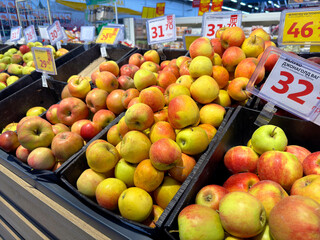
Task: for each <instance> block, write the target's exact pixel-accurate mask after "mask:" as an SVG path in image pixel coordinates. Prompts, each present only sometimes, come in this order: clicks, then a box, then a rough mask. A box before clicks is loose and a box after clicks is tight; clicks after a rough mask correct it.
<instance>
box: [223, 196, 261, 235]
mask: <svg viewBox="0 0 320 240" xmlns="http://www.w3.org/2000/svg"><path fill="white" fill-rule="evenodd" d="M219 215H220V220H221V223H222V226H223V228H224V229H225V230H226V231H227V232H228V233H230V234H232V235H233V236H236V237H240V238H249V237H254V236H256V235H258V234H259V233H260V232H262V231H263V229H264V226H265V224H266V212H265V210H264V207H263V205H262V203H261V202H260V201H259V200H258V199H257V198H256V197H254V196H252V195H251V194H249V193H246V192H231V193H228V194H226V195H225V196H224V197H223V198H222V199H221V200H220V203H219Z"/></svg>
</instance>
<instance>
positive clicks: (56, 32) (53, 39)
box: [47, 20, 64, 49]
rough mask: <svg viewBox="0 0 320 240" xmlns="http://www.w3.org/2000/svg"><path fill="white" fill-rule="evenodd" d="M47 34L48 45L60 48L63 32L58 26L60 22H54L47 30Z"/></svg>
mask: <svg viewBox="0 0 320 240" xmlns="http://www.w3.org/2000/svg"><path fill="white" fill-rule="evenodd" d="M47 32H48V35H49V39H50V43H51V45H52V46H54V45H55V44H56V45H57V48H58V49H60V48H61V42H60V41H61V40H63V37H64V36H63V32H62V28H61V25H60V22H59V21H58V20H57V21H55V22H54V23H53V24H52V25H51V26H49V27H48V28H47Z"/></svg>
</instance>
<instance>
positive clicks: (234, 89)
mask: <svg viewBox="0 0 320 240" xmlns="http://www.w3.org/2000/svg"><path fill="white" fill-rule="evenodd" d="M248 82H249V79H248V78H246V77H238V78H235V79H233V80H231V82H230V83H229V85H228V88H227V92H228V94H229V96H230V97H231V98H232V99H233V100H235V101H238V102H241V101H245V100H247V99H248V98H249V96H250V93H249V92H248V91H247V90H246V87H247V84H248Z"/></svg>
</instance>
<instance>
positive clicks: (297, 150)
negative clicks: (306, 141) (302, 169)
mask: <svg viewBox="0 0 320 240" xmlns="http://www.w3.org/2000/svg"><path fill="white" fill-rule="evenodd" d="M285 151H286V152H289V153H292V154H293V155H295V156H296V157H297V158H298V159H299V161H300V162H301V163H303V160H304V159H305V158H306V157H307V156H308V155H309V154H311V152H310V151H309V150H308V149H306V148H304V147H301V146H298V145H288V146H287V148H286V150H285ZM319 168H320V166H319Z"/></svg>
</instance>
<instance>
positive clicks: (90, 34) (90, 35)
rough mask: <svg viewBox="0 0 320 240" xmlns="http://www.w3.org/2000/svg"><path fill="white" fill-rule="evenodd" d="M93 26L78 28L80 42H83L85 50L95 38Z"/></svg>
mask: <svg viewBox="0 0 320 240" xmlns="http://www.w3.org/2000/svg"><path fill="white" fill-rule="evenodd" d="M95 30H96V28H95V27H94V26H81V28H80V40H81V41H84V48H85V49H86V50H87V49H88V45H89V42H93V41H94V38H95V35H96V34H95Z"/></svg>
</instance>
